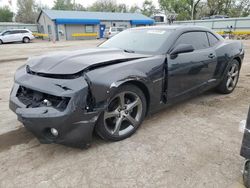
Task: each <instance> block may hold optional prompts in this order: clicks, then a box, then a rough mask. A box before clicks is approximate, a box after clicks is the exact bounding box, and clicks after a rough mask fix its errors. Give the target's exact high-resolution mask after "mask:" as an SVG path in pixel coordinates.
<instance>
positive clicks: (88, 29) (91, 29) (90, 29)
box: [85, 25, 94, 33]
mask: <svg viewBox="0 0 250 188" xmlns="http://www.w3.org/2000/svg"><path fill="white" fill-rule="evenodd" d="M85 32H86V33H93V32H94V26H93V25H86V26H85Z"/></svg>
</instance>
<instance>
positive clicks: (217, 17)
mask: <svg viewBox="0 0 250 188" xmlns="http://www.w3.org/2000/svg"><path fill="white" fill-rule="evenodd" d="M224 18H229V16H227V15H212V16H207V17H202V18H201V19H202V20H209V19H224Z"/></svg>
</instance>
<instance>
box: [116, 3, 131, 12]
mask: <svg viewBox="0 0 250 188" xmlns="http://www.w3.org/2000/svg"><path fill="white" fill-rule="evenodd" d="M128 11H129V10H128V7H127V5H126V4H124V3H122V4H119V5H117V7H116V12H128Z"/></svg>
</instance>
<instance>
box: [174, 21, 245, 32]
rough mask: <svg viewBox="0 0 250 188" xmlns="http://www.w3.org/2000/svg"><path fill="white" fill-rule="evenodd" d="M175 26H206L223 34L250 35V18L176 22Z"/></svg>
mask: <svg viewBox="0 0 250 188" xmlns="http://www.w3.org/2000/svg"><path fill="white" fill-rule="evenodd" d="M174 24H181V25H197V26H205V27H208V28H210V29H213V30H214V31H216V32H218V33H221V34H222V33H227V32H232V33H234V34H236V35H237V34H239V35H242V34H250V17H240V18H223V19H208V20H190V21H175V22H174Z"/></svg>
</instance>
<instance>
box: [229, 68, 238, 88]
mask: <svg viewBox="0 0 250 188" xmlns="http://www.w3.org/2000/svg"><path fill="white" fill-rule="evenodd" d="M227 76H228V79H227V83H226V86H227V89H228V90H229V91H231V90H233V89H234V87H235V86H236V84H237V81H238V77H239V68H238V66H237V64H233V65H232V67H231V68H230V70H229V71H228V74H227Z"/></svg>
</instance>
